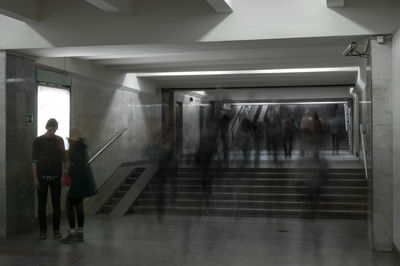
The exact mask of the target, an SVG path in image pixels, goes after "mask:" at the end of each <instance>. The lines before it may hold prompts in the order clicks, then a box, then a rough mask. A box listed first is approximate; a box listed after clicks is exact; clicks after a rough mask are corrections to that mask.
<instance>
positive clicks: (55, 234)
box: [53, 230, 62, 239]
mask: <svg viewBox="0 0 400 266" xmlns="http://www.w3.org/2000/svg"><path fill="white" fill-rule="evenodd" d="M53 237H54V239H60V238H62V234H61V233H60V231H58V230H56V231H53Z"/></svg>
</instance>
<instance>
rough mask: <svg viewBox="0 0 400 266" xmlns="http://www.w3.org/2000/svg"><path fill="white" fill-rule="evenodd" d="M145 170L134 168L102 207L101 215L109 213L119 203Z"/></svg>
mask: <svg viewBox="0 0 400 266" xmlns="http://www.w3.org/2000/svg"><path fill="white" fill-rule="evenodd" d="M144 170H145V168H135V169H134V170H133V171H132V172H131V174H130V175H129V176H128V177H127V178H125V180H124V181H123V182H122V183H121V185H120V186H119V188H118V189H117V190H116V191H115V192H114V194H113V195H112V196H111V198H110V199H109V200H108V201H107V202H106V203H105V204H104V205H103V207H102V209H101V210H100V212H101V213H111V212H112V210H113V209H114V207H115V206H117V204H118V203H119V202H120V201H121V199H122V198H123V197H124V196H125V194H126V192H127V191H128V190H129V189H130V188H131V186H132V185H133V184H134V183H135V182H136V179H137V178H138V177H139V176H140V175H141V174H142V173H143V171H144Z"/></svg>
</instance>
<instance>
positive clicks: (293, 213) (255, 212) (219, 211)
mask: <svg viewBox="0 0 400 266" xmlns="http://www.w3.org/2000/svg"><path fill="white" fill-rule="evenodd" d="M157 209H158V208H157V206H146V207H143V206H134V207H132V208H131V209H130V211H129V213H142V214H145V213H148V214H154V213H156V212H157ZM165 213H167V214H180V215H210V216H253V217H271V216H274V217H276V216H279V217H315V218H335V219H338V218H341V219H366V217H367V212H366V211H358V210H351V211H347V210H318V211H315V212H313V211H311V210H296V209H246V208H243V209H233V208H212V209H208V208H190V207H187V208H184V207H167V208H165Z"/></svg>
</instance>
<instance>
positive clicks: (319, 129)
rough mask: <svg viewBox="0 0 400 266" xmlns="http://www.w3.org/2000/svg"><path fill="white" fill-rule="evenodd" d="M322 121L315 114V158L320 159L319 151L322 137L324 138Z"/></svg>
mask: <svg viewBox="0 0 400 266" xmlns="http://www.w3.org/2000/svg"><path fill="white" fill-rule="evenodd" d="M322 130H323V127H322V121H321V119H319V116H318V113H316V112H315V113H314V118H313V142H314V154H313V155H314V158H318V157H319V150H320V146H321V137H322Z"/></svg>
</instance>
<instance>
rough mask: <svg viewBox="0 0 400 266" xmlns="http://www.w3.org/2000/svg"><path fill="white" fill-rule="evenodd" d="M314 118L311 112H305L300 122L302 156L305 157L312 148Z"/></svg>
mask: <svg viewBox="0 0 400 266" xmlns="http://www.w3.org/2000/svg"><path fill="white" fill-rule="evenodd" d="M313 128H314V124H313V118H312V117H311V113H310V111H309V110H306V111H305V112H304V115H303V117H302V118H301V121H300V132H299V133H300V156H301V157H304V155H305V154H306V151H307V150H309V149H310V148H311V146H312V136H313V131H314V129H313Z"/></svg>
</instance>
